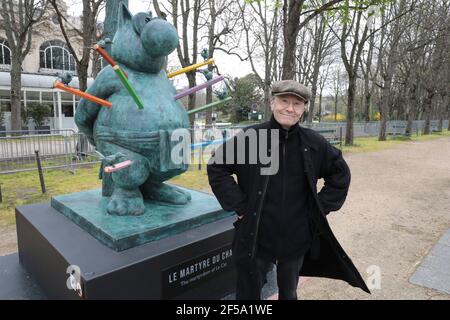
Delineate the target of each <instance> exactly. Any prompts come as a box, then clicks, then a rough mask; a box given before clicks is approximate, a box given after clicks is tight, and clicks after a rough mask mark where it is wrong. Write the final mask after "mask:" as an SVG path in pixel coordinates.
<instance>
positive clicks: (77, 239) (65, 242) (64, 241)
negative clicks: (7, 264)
mask: <svg viewBox="0 0 450 320" xmlns="http://www.w3.org/2000/svg"><path fill="white" fill-rule="evenodd" d="M234 219H235V218H234V217H229V218H225V219H222V220H219V221H215V222H212V223H209V224H206V225H203V226H201V227H198V228H195V229H192V230H189V231H185V232H183V233H179V234H177V235H174V236H171V237H168V238H165V239H162V240H157V241H153V242H150V243H147V244H144V245H141V246H138V247H134V248H131V249H127V250H124V251H121V252H116V251H114V250H112V249H110V248H108V247H106V246H105V245H103V244H102V243H100V242H99V241H97V240H96V239H94V238H93V237H92V236H91V235H90V234H88V233H87V232H85V231H84V230H82V229H81V228H80V227H78V226H77V225H75V224H74V223H72V222H71V221H70V220H68V219H67V218H66V217H65V216H63V215H62V214H60V213H59V212H57V211H56V210H55V209H53V208H51V207H50V205H49V204H47V203H45V204H34V205H29V206H23V207H19V208H17V209H16V223H17V239H18V246H19V259H20V262H21V264H22V265H23V266H25V268H26V270H27V271H28V272H29V273H31V274H32V276H33V278H34V279H36V281H37V283H38V284H39V286H40V287H41V288H42V289H43V291H44V292H45V294H46V296H47V297H48V298H50V299H223V298H226V297H227V296H229V295H230V293H232V292H233V290H234V288H235V272H234V268H233V265H232V257H231V241H232V237H233V226H232V222H233V221H234ZM78 270H80V276H79V277H78V274H77V273H78ZM70 273H72V274H73V276H72V277H73V279H72V282H71V281H70V279H69V277H70ZM68 279H69V281H68ZM78 279H79V281H78ZM78 282H79V288H80V289H81V291H79V292H78V293H77V292H76V291H75V290H73V289H72V288H73V287H75V288H76V287H77V286H76V284H77V283H78ZM69 287H70V288H71V289H69Z"/></svg>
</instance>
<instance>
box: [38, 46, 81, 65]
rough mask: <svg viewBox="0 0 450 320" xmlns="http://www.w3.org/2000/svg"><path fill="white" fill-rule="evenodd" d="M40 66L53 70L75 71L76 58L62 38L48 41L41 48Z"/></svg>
mask: <svg viewBox="0 0 450 320" xmlns="http://www.w3.org/2000/svg"><path fill="white" fill-rule="evenodd" d="M39 55H40V57H39V60H40V67H41V68H44V69H51V70H63V71H75V60H74V59H73V56H72V55H71V54H70V52H69V50H67V45H66V44H65V43H64V42H62V41H60V40H50V41H46V42H44V43H43V44H42V45H41V48H40V50H39Z"/></svg>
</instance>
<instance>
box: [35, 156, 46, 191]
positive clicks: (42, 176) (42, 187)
mask: <svg viewBox="0 0 450 320" xmlns="http://www.w3.org/2000/svg"><path fill="white" fill-rule="evenodd" d="M34 153H35V154H36V163H37V168H38V172H39V182H40V183H41V190H42V193H45V192H46V190H45V182H44V175H43V174H42V166H41V159H40V158H39V151H38V150H35V151H34Z"/></svg>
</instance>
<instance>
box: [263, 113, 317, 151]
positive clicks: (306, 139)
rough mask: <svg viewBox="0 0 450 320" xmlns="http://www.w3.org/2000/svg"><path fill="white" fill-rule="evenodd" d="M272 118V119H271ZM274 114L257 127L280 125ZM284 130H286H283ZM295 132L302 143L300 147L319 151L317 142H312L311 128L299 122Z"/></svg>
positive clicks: (269, 127)
mask: <svg viewBox="0 0 450 320" xmlns="http://www.w3.org/2000/svg"><path fill="white" fill-rule="evenodd" d="M272 118H273V120H272ZM273 121H275V119H274V116H273V115H272V116H271V118H270V120H269V121H266V122H263V123H262V124H260V125H258V127H259V128H265V129H273V128H274V127H273V126H274V125H278V126H280V124H279V123H278V122H276V121H275V123H274V122H273ZM280 128H281V126H280ZM290 129H292V128H290ZM282 130H284V129H282ZM285 131H286V130H285ZM295 131H297V134H299V136H300V143H301V145H302V148H305V147H306V148H308V149H312V150H314V151H319V145H318V144H317V143H314V139H313V135H312V133H311V131H312V130H311V129H308V128H304V127H302V126H301V125H300V124H298V129H297V130H295Z"/></svg>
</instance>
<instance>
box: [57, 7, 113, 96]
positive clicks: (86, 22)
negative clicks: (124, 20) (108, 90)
mask: <svg viewBox="0 0 450 320" xmlns="http://www.w3.org/2000/svg"><path fill="white" fill-rule="evenodd" d="M49 1H50V3H51V5H52V6H53V8H54V9H55V11H56V15H57V17H58V22H59V27H60V29H61V32H62V34H63V36H64V39H65V40H66V44H67V47H68V49H69V51H70V53H71V54H72V55H73V58H74V60H75V63H76V65H77V74H78V80H79V83H80V90H82V91H85V90H86V89H87V79H88V68H89V63H90V61H91V48H92V45H93V43H94V42H95V40H96V34H97V31H96V27H97V18H98V13H99V12H100V10H101V9H102V5H103V4H104V2H105V0H83V13H82V15H81V22H82V27H81V30H78V29H77V28H75V27H74V26H73V25H72V24H71V23H70V22H69V20H68V19H67V17H66V16H65V15H64V14H63V13H62V12H61V7H60V6H61V5H60V4H59V1H58V0H49ZM72 30H74V31H75V35H78V36H79V37H81V38H82V42H83V47H82V49H81V55H80V53H79V51H78V50H76V49H75V48H74V46H72V44H71V34H70V33H71V32H72Z"/></svg>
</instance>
